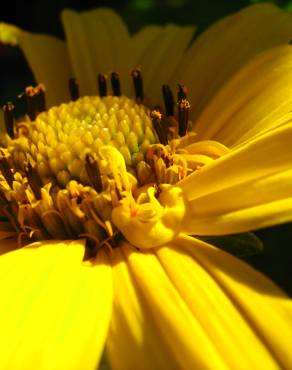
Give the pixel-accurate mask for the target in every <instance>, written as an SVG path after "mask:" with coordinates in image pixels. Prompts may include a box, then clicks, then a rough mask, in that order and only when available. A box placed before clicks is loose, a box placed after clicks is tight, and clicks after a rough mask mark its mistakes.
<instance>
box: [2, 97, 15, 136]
mask: <svg viewBox="0 0 292 370" xmlns="http://www.w3.org/2000/svg"><path fill="white" fill-rule="evenodd" d="M14 111H15V107H14V105H13V104H12V103H11V102H8V103H7V104H4V105H3V112H4V122H5V127H6V131H7V134H8V135H9V136H10V137H11V139H14Z"/></svg>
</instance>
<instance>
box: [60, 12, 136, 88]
mask: <svg viewBox="0 0 292 370" xmlns="http://www.w3.org/2000/svg"><path fill="white" fill-rule="evenodd" d="M62 21H63V25H64V29H65V33H66V40H67V44H68V50H69V54H70V57H71V61H72V66H73V69H74V73H75V76H76V78H77V80H78V83H79V85H80V93H81V94H82V95H92V94H96V92H97V75H98V73H110V72H113V71H115V72H118V73H120V76H121V89H122V92H123V93H125V94H126V93H127V92H128V89H129V84H130V81H128V80H129V76H128V74H129V68H130V63H129V58H130V53H129V51H130V37H129V34H128V31H127V28H126V26H125V25H124V23H123V22H122V20H121V18H120V17H119V16H118V15H117V14H116V13H115V12H113V11H112V10H110V9H104V8H101V9H94V10H91V11H86V12H82V13H78V12H75V11H73V10H65V11H63V13H62Z"/></svg>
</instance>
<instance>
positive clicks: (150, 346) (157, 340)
mask: <svg viewBox="0 0 292 370" xmlns="http://www.w3.org/2000/svg"><path fill="white" fill-rule="evenodd" d="M113 283H114V292H115V293H114V304H113V313H112V320H111V324H110V329H109V333H108V338H107V345H106V348H107V355H108V359H109V362H110V365H111V369H112V370H116V369H117V370H131V369H139V370H149V369H160V370H163V369H165V370H177V369H178V367H177V366H178V365H177V362H176V360H175V358H174V356H173V353H172V351H171V350H170V348H169V346H168V345H167V344H166V343H165V341H164V340H163V339H162V338H161V335H159V332H158V328H157V325H156V324H155V322H154V319H153V315H152V314H151V312H150V310H149V308H148V307H147V299H146V300H145V299H144V297H142V296H141V294H140V292H139V291H138V287H137V281H136V279H134V278H133V276H132V275H131V271H130V270H129V268H128V266H127V261H126V259H125V257H124V255H123V253H122V251H121V249H120V248H117V249H115V250H114V256H113Z"/></svg>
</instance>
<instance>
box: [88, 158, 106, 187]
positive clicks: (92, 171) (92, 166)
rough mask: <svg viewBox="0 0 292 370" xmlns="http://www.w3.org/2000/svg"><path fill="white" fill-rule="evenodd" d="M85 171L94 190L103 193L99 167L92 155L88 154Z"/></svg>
mask: <svg viewBox="0 0 292 370" xmlns="http://www.w3.org/2000/svg"><path fill="white" fill-rule="evenodd" d="M85 170H86V172H87V175H88V177H89V180H90V182H91V184H92V186H93V187H94V189H95V190H96V191H97V192H98V193H100V192H102V189H103V186H102V181H101V175H100V171H99V167H98V164H97V161H96V160H95V159H94V157H93V156H92V155H90V154H87V155H86V158H85Z"/></svg>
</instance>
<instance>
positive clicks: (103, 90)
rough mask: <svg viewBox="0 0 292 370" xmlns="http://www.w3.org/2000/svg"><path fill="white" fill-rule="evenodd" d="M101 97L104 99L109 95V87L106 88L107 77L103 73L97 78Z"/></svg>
mask: <svg viewBox="0 0 292 370" xmlns="http://www.w3.org/2000/svg"><path fill="white" fill-rule="evenodd" d="M97 83H98V90H99V96H100V97H101V98H102V97H104V96H106V95H107V86H106V76H105V75H104V74H102V73H99V75H98V76H97Z"/></svg>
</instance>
